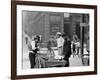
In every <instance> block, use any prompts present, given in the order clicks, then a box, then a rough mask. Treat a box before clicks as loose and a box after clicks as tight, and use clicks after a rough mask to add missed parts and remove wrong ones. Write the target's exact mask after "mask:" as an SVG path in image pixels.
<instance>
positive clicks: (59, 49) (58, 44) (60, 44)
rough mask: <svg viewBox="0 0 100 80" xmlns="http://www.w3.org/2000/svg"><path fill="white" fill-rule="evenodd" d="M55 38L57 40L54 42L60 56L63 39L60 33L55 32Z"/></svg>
mask: <svg viewBox="0 0 100 80" xmlns="http://www.w3.org/2000/svg"><path fill="white" fill-rule="evenodd" d="M56 38H57V39H56V40H57V48H58V55H59V56H61V55H62V51H63V45H64V39H63V37H62V34H61V33H60V32H57V34H56Z"/></svg>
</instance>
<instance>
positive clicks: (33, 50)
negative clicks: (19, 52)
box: [28, 36, 39, 68]
mask: <svg viewBox="0 0 100 80" xmlns="http://www.w3.org/2000/svg"><path fill="white" fill-rule="evenodd" d="M37 44H38V37H37V36H32V42H31V43H30V49H29V60H30V65H31V68H34V66H35V57H36V54H37V52H38V51H39V47H38V45H37ZM28 47H29V46H28Z"/></svg>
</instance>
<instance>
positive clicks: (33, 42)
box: [31, 41, 36, 50]
mask: <svg viewBox="0 0 100 80" xmlns="http://www.w3.org/2000/svg"><path fill="white" fill-rule="evenodd" d="M31 45H32V50H35V49H36V47H35V41H32V42H31Z"/></svg>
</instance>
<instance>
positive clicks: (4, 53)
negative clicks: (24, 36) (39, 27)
mask: <svg viewBox="0 0 100 80" xmlns="http://www.w3.org/2000/svg"><path fill="white" fill-rule="evenodd" d="M37 1H39V0H37ZM40 1H47V0H40ZM49 1H52V2H61V3H63V2H64V3H65V2H66V3H78V4H97V5H98V23H99V22H100V18H99V17H100V1H99V0H49ZM99 26H100V24H98V34H100V31H99V30H100V27H99ZM98 41H100V36H98ZM99 44H100V42H98V49H99V47H100V45H99ZM10 47H11V11H10V1H9V0H1V1H0V80H10V73H11V69H10V68H11V48H10ZM99 53H100V50H98V75H87V76H70V77H59V78H43V79H34V80H55V79H58V80H100V62H99V61H100V58H99V56H100V54H99ZM28 80H29V79H28ZM32 80H33V79H32Z"/></svg>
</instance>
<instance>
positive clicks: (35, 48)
mask: <svg viewBox="0 0 100 80" xmlns="http://www.w3.org/2000/svg"><path fill="white" fill-rule="evenodd" d="M39 42H40V37H39V35H36V36H34V37H32V41H31V42H29V43H28V48H29V60H30V66H31V68H34V67H35V65H36V59H42V58H41V57H39V58H36V56H37V55H36V54H37V53H38V52H39V50H40V48H39V45H38V44H39ZM56 43H57V49H58V55H59V56H62V55H63V56H64V57H63V59H64V60H65V61H66V64H65V67H66V66H67V67H68V66H69V57H70V55H71V40H70V39H69V37H68V36H66V35H62V34H61V32H57V34H56ZM49 45H50V44H49ZM48 51H49V54H51V53H52V52H53V53H54V51H53V50H52V48H51V46H49V47H48ZM49 54H48V55H49ZM50 56H54V54H53V55H52V54H51V55H50ZM44 58H45V57H44ZM46 58H47V56H46ZM42 61H43V63H44V60H42Z"/></svg>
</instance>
